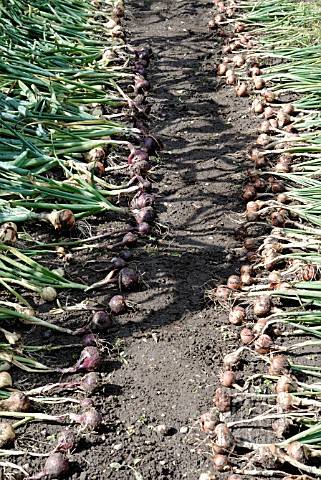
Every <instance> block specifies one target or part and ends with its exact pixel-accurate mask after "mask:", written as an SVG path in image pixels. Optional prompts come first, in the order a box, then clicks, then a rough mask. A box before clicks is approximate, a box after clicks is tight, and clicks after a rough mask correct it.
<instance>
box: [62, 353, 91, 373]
mask: <svg viewBox="0 0 321 480" xmlns="http://www.w3.org/2000/svg"><path fill="white" fill-rule="evenodd" d="M99 364H100V355H99V350H98V348H97V347H85V348H84V349H83V350H82V351H81V353H80V357H79V360H78V362H77V363H76V364H75V365H74V366H73V367H69V368H64V369H62V370H61V372H62V373H77V372H79V371H80V370H88V371H89V372H91V371H93V370H96V368H97V367H98V366H99Z"/></svg>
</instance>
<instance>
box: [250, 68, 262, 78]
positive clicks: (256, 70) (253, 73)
mask: <svg viewBox="0 0 321 480" xmlns="http://www.w3.org/2000/svg"><path fill="white" fill-rule="evenodd" d="M260 73H261V70H260V69H259V67H251V68H250V69H249V74H250V76H251V77H254V76H257V75H260Z"/></svg>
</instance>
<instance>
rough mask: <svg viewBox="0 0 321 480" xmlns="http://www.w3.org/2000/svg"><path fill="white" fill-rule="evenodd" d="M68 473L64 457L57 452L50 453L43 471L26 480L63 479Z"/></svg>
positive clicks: (67, 463) (66, 461)
mask: <svg viewBox="0 0 321 480" xmlns="http://www.w3.org/2000/svg"><path fill="white" fill-rule="evenodd" d="M68 471H69V462H68V460H66V459H65V458H64V456H63V455H62V454H61V453H59V452H57V453H52V454H51V455H49V457H48V458H47V460H46V463H45V466H44V469H43V470H42V471H41V472H39V473H36V474H35V475H32V476H31V477H28V480H40V479H42V478H45V477H47V478H63V477H65V475H66V474H67V473H68Z"/></svg>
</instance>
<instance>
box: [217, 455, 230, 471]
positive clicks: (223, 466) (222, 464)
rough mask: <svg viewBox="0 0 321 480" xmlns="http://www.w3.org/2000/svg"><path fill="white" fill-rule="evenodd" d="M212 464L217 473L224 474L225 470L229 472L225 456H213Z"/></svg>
mask: <svg viewBox="0 0 321 480" xmlns="http://www.w3.org/2000/svg"><path fill="white" fill-rule="evenodd" d="M213 464H214V468H215V470H217V471H218V472H226V471H227V470H230V465H229V462H228V459H227V457H226V456H225V455H221V454H217V455H213Z"/></svg>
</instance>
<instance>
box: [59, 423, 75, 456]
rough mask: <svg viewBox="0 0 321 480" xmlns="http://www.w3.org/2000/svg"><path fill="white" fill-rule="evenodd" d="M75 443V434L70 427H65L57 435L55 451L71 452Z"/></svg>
mask: <svg viewBox="0 0 321 480" xmlns="http://www.w3.org/2000/svg"><path fill="white" fill-rule="evenodd" d="M75 445H76V439H75V436H74V434H73V433H72V432H71V431H70V430H69V429H68V428H65V429H64V430H62V431H61V432H60V433H59V435H58V437H57V445H56V447H55V450H54V451H55V452H67V453H69V452H70V451H71V450H73V449H74V447H75Z"/></svg>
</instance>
